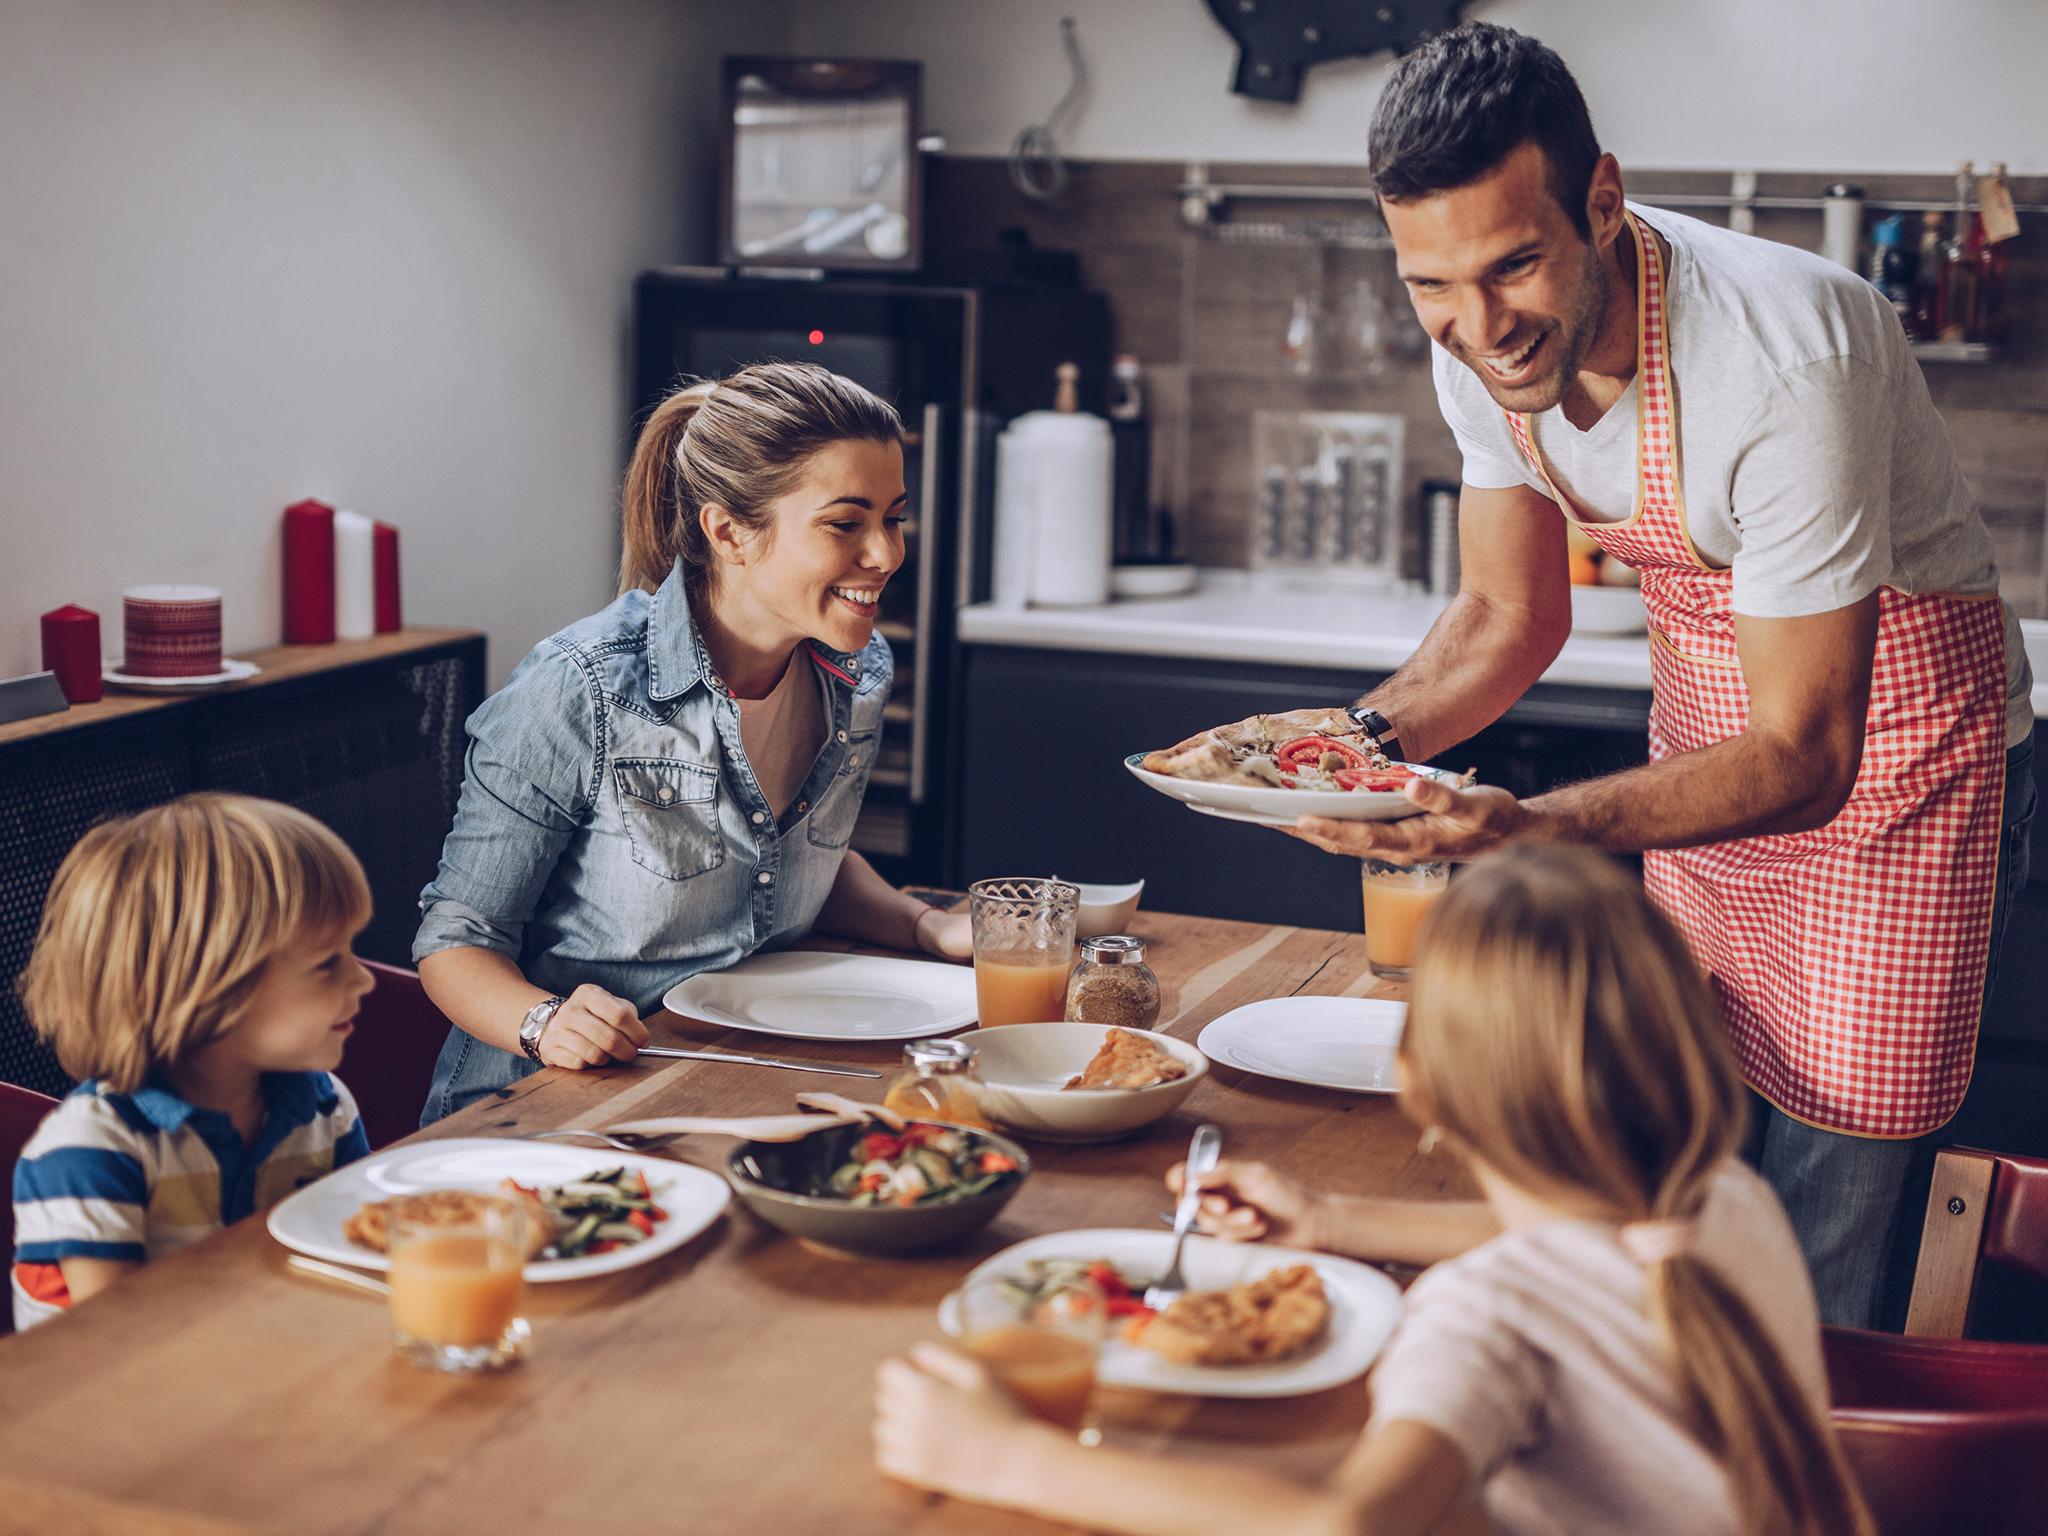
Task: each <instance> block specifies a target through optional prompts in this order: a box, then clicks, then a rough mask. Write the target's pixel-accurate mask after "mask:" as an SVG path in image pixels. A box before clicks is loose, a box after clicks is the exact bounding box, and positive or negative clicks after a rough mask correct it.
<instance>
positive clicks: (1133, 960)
mask: <svg viewBox="0 0 2048 1536" xmlns="http://www.w3.org/2000/svg"><path fill="white" fill-rule="evenodd" d="M1067 1018H1068V1020H1069V1022H1071V1023H1076V1024H1115V1025H1119V1026H1121V1027H1122V1028H1124V1029H1150V1028H1151V1027H1152V1026H1153V1025H1154V1024H1157V1023H1158V1022H1159V978H1158V977H1157V976H1155V975H1153V974H1152V967H1151V966H1149V965H1147V964H1146V963H1145V941H1144V940H1143V939H1134V938H1132V937H1131V936H1130V935H1129V934H1125V933H1112V934H1108V935H1105V936H1104V937H1102V938H1099V939H1083V940H1082V941H1081V963H1080V964H1079V965H1077V966H1075V967H1074V974H1073V975H1072V976H1071V977H1069V978H1068V980H1067Z"/></svg>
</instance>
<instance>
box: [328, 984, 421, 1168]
mask: <svg viewBox="0 0 2048 1536" xmlns="http://www.w3.org/2000/svg"><path fill="white" fill-rule="evenodd" d="M363 965H364V968H365V969H367V970H368V971H369V973H370V975H371V976H372V977H373V978H374V979H375V981H376V983H377V984H376V986H375V987H373V988H372V989H371V990H370V992H369V993H368V995H366V996H365V997H364V998H363V1001H362V1005H361V1006H360V1008H358V1010H357V1012H356V1031H355V1033H354V1034H353V1035H352V1036H350V1037H349V1042H348V1054H347V1055H346V1056H344V1057H343V1058H342V1063H341V1073H340V1076H341V1080H342V1081H343V1082H345V1083H347V1084H348V1087H349V1092H351V1093H353V1094H354V1095H355V1097H356V1107H357V1108H358V1109H359V1110H360V1111H361V1112H362V1116H363V1133H364V1134H365V1135H367V1136H368V1137H369V1138H370V1145H371V1146H372V1147H381V1146H385V1145H387V1144H388V1143H390V1142H394V1141H397V1140H398V1139H399V1138H400V1137H401V1136H410V1135H411V1134H412V1133H413V1132H414V1131H416V1130H418V1129H419V1128H420V1111H421V1110H422V1109H423V1108H425V1107H426V1102H427V1085H428V1083H429V1082H430V1081H431V1080H432V1078H433V1075H434V1059H435V1058H436V1057H437V1056H439V1055H440V1054H441V1042H442V1041H444V1040H446V1039H447V1038H448V1016H447V1015H446V1014H444V1013H442V1012H441V1010H440V1009H438V1008H436V1007H435V1006H434V1005H433V1003H432V1002H431V1001H429V1000H428V997H427V990H426V988H425V987H423V986H421V985H420V978H419V973H418V972H417V971H408V970H405V969H403V968H402V967H400V966H396V965H380V964H378V962H376V961H375V960H365V961H364V962H363Z"/></svg>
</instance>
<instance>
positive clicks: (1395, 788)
mask: <svg viewBox="0 0 2048 1536" xmlns="http://www.w3.org/2000/svg"><path fill="white" fill-rule="evenodd" d="M1330 777H1331V778H1333V779H1335V780H1336V781H1337V787H1338V788H1339V789H1362V790H1364V791H1365V792H1366V793H1367V794H1372V795H1398V794H1399V793H1400V792H1401V790H1402V789H1403V788H1404V787H1405V786H1406V785H1407V783H1408V781H1409V780H1410V779H1413V778H1415V777H1416V773H1415V770H1414V769H1412V768H1407V767H1403V766H1402V765H1401V764H1399V763H1395V764H1393V765H1392V766H1391V767H1387V768H1339V769H1338V770H1337V771H1336V772H1335V773H1333V774H1331V775H1330Z"/></svg>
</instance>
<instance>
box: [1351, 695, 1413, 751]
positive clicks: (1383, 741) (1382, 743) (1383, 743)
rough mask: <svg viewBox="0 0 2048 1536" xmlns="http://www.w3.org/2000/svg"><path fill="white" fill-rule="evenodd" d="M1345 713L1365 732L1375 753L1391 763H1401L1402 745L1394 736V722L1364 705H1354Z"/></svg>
mask: <svg viewBox="0 0 2048 1536" xmlns="http://www.w3.org/2000/svg"><path fill="white" fill-rule="evenodd" d="M1344 713H1345V714H1346V715H1348V716H1350V718H1351V723H1352V724H1353V725H1355V726H1357V727H1358V728H1359V729H1360V730H1361V731H1363V732H1365V734H1366V739H1367V740H1369V741H1370V742H1371V743H1372V749H1373V751H1375V752H1377V753H1379V754H1380V755H1381V756H1382V757H1384V758H1386V759H1387V760H1388V761H1389V762H1394V763H1398V762H1400V761H1401V743H1400V742H1399V741H1398V740H1397V739H1396V738H1395V736H1394V726H1393V722H1392V721H1390V720H1388V719H1387V717H1386V716H1385V715H1383V714H1381V713H1380V712H1379V711H1378V710H1376V709H1367V708H1366V707H1365V706H1364V705H1363V704H1353V705H1351V706H1349V707H1348V708H1347V709H1345V711H1344Z"/></svg>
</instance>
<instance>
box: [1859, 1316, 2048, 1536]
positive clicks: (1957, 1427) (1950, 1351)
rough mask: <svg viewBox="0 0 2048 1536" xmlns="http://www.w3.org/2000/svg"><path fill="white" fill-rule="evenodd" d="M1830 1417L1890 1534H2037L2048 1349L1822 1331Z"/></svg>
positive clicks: (2046, 1483)
mask: <svg viewBox="0 0 2048 1536" xmlns="http://www.w3.org/2000/svg"><path fill="white" fill-rule="evenodd" d="M1821 1345H1822V1350H1823V1352H1824V1353H1825V1355H1826V1357H1827V1367H1828V1397H1829V1401H1830V1403H1831V1404H1832V1405H1833V1408H1832V1412H1831V1414H1830V1417H1831V1418H1832V1419H1833V1421H1834V1426H1835V1433H1836V1435H1837V1437H1838V1438H1839V1439H1840V1440H1841V1443H1842V1451H1843V1454H1844V1455H1845V1456H1846V1457H1847V1458H1848V1462H1849V1466H1850V1469H1851V1470H1852V1471H1853V1472H1854V1473H1855V1476H1856V1480H1857V1482H1858V1484H1859V1485H1860V1486H1861V1487H1862V1489H1863V1496H1864V1498H1865V1499H1866V1500H1868V1501H1869V1504H1870V1509H1871V1513H1872V1514H1873V1515H1874V1516H1875V1517H1876V1519H1877V1527H1878V1530H1879V1531H1880V1532H1882V1533H1883V1536H1953V1533H1958V1532H1964V1531H1970V1532H1975V1531H1984V1532H1993V1531H1999V1532H2003V1531H2013V1532H2018V1531H2032V1530H2039V1529H2041V1528H2042V1519H2043V1512H2044V1511H2048V1345H2042V1344H1995V1343H1989V1342H1985V1341H1982V1340H1964V1339H1956V1340H1948V1339H1909V1338H1901V1337H1899V1336H1898V1335H1896V1334H1889V1333H1866V1332H1864V1331H1863V1330H1861V1329H1857V1328H1824V1329H1822V1330H1821Z"/></svg>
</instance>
